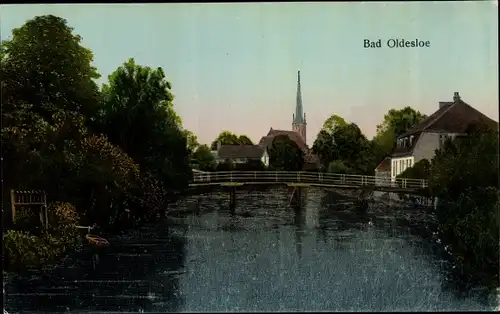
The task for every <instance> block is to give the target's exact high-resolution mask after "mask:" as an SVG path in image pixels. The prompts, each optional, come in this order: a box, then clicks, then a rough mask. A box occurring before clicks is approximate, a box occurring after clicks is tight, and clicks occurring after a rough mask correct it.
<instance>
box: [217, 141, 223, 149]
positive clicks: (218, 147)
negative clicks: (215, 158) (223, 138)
mask: <svg viewBox="0 0 500 314" xmlns="http://www.w3.org/2000/svg"><path fill="white" fill-rule="evenodd" d="M221 146H222V144H221V143H220V141H218V142H217V151H219V149H220V147H221Z"/></svg>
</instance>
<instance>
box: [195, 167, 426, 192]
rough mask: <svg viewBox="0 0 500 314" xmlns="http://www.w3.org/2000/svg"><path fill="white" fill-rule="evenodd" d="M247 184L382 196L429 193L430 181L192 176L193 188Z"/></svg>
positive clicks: (271, 174) (272, 174) (317, 175)
mask: <svg viewBox="0 0 500 314" xmlns="http://www.w3.org/2000/svg"><path fill="white" fill-rule="evenodd" d="M247 184H263V185H269V184H282V185H288V186H294V187H298V186H300V187H308V186H315V187H331V188H343V189H368V190H373V191H383V192H399V193H409V194H420V193H422V192H424V191H426V190H427V187H428V183H427V180H422V179H395V180H391V179H390V178H377V180H375V176H363V175H349V174H337V173H324V172H304V171H296V172H292V171H255V172H252V171H219V172H202V171H199V170H198V171H194V172H193V182H192V183H191V184H190V186H191V187H196V186H208V185H220V186H232V187H236V186H242V185H247Z"/></svg>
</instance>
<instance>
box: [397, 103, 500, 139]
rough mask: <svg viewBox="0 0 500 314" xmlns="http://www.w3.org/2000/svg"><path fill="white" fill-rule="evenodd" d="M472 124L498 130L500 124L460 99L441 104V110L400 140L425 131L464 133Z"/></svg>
mask: <svg viewBox="0 0 500 314" xmlns="http://www.w3.org/2000/svg"><path fill="white" fill-rule="evenodd" d="M472 123H474V124H476V123H477V124H481V125H485V126H488V127H491V128H493V129H496V128H498V122H496V121H494V120H492V119H490V118H489V117H487V116H485V115H484V114H482V113H481V112H480V111H478V110H476V109H475V108H473V107H472V106H470V105H469V104H467V103H465V102H464V101H463V100H461V99H460V98H458V99H457V100H455V101H454V102H440V108H439V110H437V111H436V112H434V113H433V114H432V115H430V116H429V117H428V118H426V119H425V120H423V121H422V122H420V123H419V124H417V125H416V126H414V127H412V128H411V129H409V130H408V131H406V132H405V133H403V134H401V135H400V136H399V137H398V138H402V137H406V136H409V135H412V134H415V133H419V132H424V131H434V132H445V133H464V132H465V130H466V129H467V127H468V126H469V125H470V124H472Z"/></svg>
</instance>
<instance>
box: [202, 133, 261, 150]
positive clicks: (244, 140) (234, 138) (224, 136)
mask: <svg viewBox="0 0 500 314" xmlns="http://www.w3.org/2000/svg"><path fill="white" fill-rule="evenodd" d="M219 143H220V145H253V142H252V140H250V138H249V137H248V136H246V135H240V136H238V135H236V134H234V133H232V132H231V131H222V132H221V133H220V134H219V135H218V136H217V138H216V139H215V140H214V141H213V142H212V145H210V148H211V149H212V150H217V145H218V144H219Z"/></svg>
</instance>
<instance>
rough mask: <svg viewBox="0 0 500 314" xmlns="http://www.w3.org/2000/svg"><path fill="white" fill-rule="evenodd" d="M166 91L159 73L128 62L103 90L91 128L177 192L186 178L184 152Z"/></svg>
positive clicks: (167, 86) (167, 84)
mask: <svg viewBox="0 0 500 314" xmlns="http://www.w3.org/2000/svg"><path fill="white" fill-rule="evenodd" d="M170 89H171V85H170V82H168V81H167V80H166V77H165V73H164V72H163V69H161V68H157V69H152V68H150V67H145V66H141V65H137V64H136V63H135V61H134V60H133V59H129V60H128V61H127V62H125V63H124V64H123V65H122V66H120V67H119V68H118V69H117V70H116V71H115V72H113V73H112V74H111V75H110V76H109V83H108V84H106V85H104V86H103V96H104V104H103V108H102V110H101V112H100V113H99V117H98V122H97V126H98V129H100V130H101V131H103V132H104V133H105V134H107V135H108V137H109V139H110V140H111V141H112V142H113V143H115V144H117V145H119V146H120V147H122V148H123V149H124V150H125V152H126V153H127V154H129V155H130V156H131V157H132V158H133V159H134V160H135V161H136V162H138V163H139V165H140V166H141V167H142V168H143V169H144V170H146V171H149V172H151V173H154V174H155V175H156V176H157V178H159V179H160V180H162V181H163V182H164V183H165V184H166V186H167V187H175V188H178V187H182V186H185V185H186V184H187V182H188V180H189V177H190V168H189V156H188V155H189V151H188V148H187V144H188V142H187V139H186V136H185V133H184V131H183V130H182V126H181V125H180V123H182V121H181V120H180V118H179V117H178V115H177V114H176V113H175V111H174V109H173V103H172V101H173V98H174V97H173V95H172V93H171V91H170Z"/></svg>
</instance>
